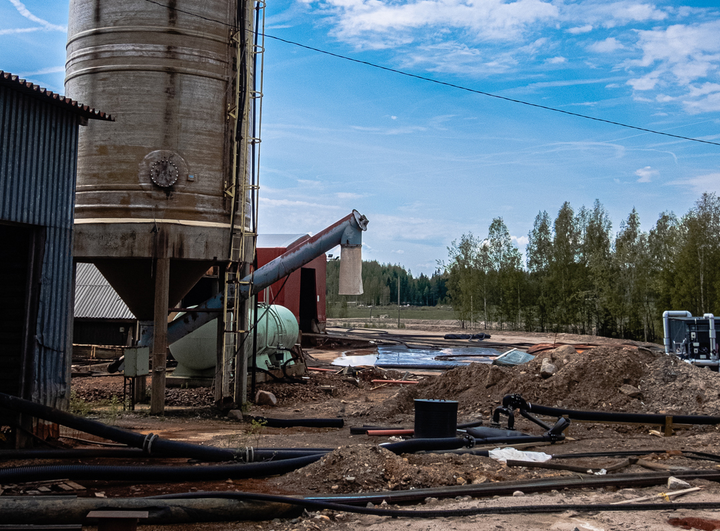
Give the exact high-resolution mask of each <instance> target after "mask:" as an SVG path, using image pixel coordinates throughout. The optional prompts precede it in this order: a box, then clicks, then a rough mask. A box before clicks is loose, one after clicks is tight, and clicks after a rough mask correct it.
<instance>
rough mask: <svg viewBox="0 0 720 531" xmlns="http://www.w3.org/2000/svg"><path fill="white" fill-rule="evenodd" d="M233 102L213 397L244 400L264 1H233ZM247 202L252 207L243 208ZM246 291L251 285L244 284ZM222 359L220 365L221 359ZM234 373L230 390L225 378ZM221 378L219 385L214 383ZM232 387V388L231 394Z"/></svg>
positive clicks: (255, 235)
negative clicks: (242, 288)
mask: <svg viewBox="0 0 720 531" xmlns="http://www.w3.org/2000/svg"><path fill="white" fill-rule="evenodd" d="M238 27H239V30H238V31H236V32H234V34H233V36H232V42H233V43H234V45H235V47H236V68H235V72H236V77H235V80H234V83H233V85H234V89H235V90H234V105H233V106H232V107H231V108H230V109H229V111H228V117H229V118H230V119H231V120H232V129H233V164H232V176H231V182H230V183H229V186H228V187H227V188H226V191H225V192H226V195H227V196H229V197H230V198H231V201H232V203H231V216H230V219H231V231H230V232H231V234H230V249H229V253H228V263H227V266H226V268H225V276H224V297H223V301H224V302H223V322H224V326H223V332H222V349H221V355H222V360H220V359H218V363H217V365H216V369H215V382H216V385H215V400H216V401H219V402H223V401H224V400H226V399H228V398H231V397H232V399H233V401H234V402H235V403H236V404H237V405H238V406H240V405H242V403H244V402H246V401H247V363H246V360H247V357H246V355H245V352H246V348H247V347H248V334H249V330H248V326H247V315H248V311H247V302H248V301H249V300H250V299H245V300H240V298H239V297H237V296H236V294H237V293H238V290H239V289H240V285H241V284H250V282H247V281H244V280H242V279H244V278H246V277H247V275H248V273H249V272H250V268H249V263H250V262H252V261H253V257H254V256H255V252H256V249H255V247H256V243H257V205H258V200H257V194H258V190H259V156H260V123H261V118H262V96H263V93H262V85H263V65H264V51H265V46H264V44H265V43H264V38H265V37H264V28H265V2H264V0H263V1H252V0H251V1H249V2H247V3H246V2H245V1H243V0H238ZM248 202H250V203H251V204H252V206H253V211H252V212H248V208H247V207H248ZM248 293H250V294H252V286H249V287H248ZM221 361H222V363H221ZM233 375H234V384H235V385H234V389H233V388H232V385H231V382H232V380H233ZM219 382H221V384H219ZM233 391H234V392H233Z"/></svg>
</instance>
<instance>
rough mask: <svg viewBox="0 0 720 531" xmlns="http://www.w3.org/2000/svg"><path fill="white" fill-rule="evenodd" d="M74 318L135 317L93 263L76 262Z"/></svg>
mask: <svg viewBox="0 0 720 531" xmlns="http://www.w3.org/2000/svg"><path fill="white" fill-rule="evenodd" d="M75 318H76V319H135V316H134V315H133V313H132V312H131V311H130V308H128V307H127V304H125V303H124V302H123V300H122V299H121V298H120V295H118V294H117V292H116V291H115V290H114V289H113V288H112V286H111V285H110V283H109V282H108V281H107V280H106V279H105V277H104V276H102V273H100V271H98V268H97V267H95V266H94V265H93V264H82V263H81V264H77V268H76V277H75Z"/></svg>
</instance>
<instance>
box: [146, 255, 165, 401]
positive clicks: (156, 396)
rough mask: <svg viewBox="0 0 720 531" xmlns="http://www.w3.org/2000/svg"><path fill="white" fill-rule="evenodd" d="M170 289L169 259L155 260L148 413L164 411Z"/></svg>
mask: <svg viewBox="0 0 720 531" xmlns="http://www.w3.org/2000/svg"><path fill="white" fill-rule="evenodd" d="M169 290H170V259H169V258H158V259H156V260H155V315H154V317H155V324H154V329H153V350H152V360H153V363H152V394H151V396H150V414H151V415H163V414H164V413H165V364H166V363H167V325H168V305H169V302H168V298H169Z"/></svg>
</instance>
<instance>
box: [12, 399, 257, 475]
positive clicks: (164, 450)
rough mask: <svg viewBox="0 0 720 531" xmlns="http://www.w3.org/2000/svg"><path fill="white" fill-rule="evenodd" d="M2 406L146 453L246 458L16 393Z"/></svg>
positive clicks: (233, 452) (231, 459)
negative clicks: (96, 418)
mask: <svg viewBox="0 0 720 531" xmlns="http://www.w3.org/2000/svg"><path fill="white" fill-rule="evenodd" d="M0 407H2V408H5V409H9V410H11V411H15V412H18V413H24V414H26V415H30V416H33V417H36V418H40V419H43V420H47V421H50V422H56V423H58V424H61V425H63V426H67V427H68V428H72V429H75V430H78V431H82V432H85V433H90V434H92V435H95V436H97V437H102V438H104V439H109V440H111V441H115V442H119V443H122V444H126V445H128V446H131V447H133V448H141V449H142V450H143V451H144V452H145V453H146V454H150V455H152V454H158V455H162V456H165V457H192V458H194V459H198V460H200V461H233V460H239V459H243V455H244V454H245V453H246V452H244V451H240V452H235V451H233V450H228V449H226V448H215V447H213V446H200V445H197V444H189V443H183V442H177V441H169V440H167V439H162V438H160V437H158V436H157V435H152V434H150V435H143V434H140V433H135V432H132V431H129V430H124V429H121V428H116V427H113V426H108V425H106V424H103V423H102V422H97V421H94V420H90V419H86V418H83V417H78V416H76V415H72V414H70V413H67V412H65V411H60V410H59V409H55V408H51V407H48V406H44V405H42V404H37V403H35V402H30V401H29V400H24V399H22V398H18V397H16V396H12V395H8V394H5V393H0Z"/></svg>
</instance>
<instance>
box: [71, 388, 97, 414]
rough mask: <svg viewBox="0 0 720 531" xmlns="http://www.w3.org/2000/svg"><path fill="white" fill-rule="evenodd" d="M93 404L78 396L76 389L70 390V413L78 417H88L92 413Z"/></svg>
mask: <svg viewBox="0 0 720 531" xmlns="http://www.w3.org/2000/svg"><path fill="white" fill-rule="evenodd" d="M91 409H92V405H91V404H90V402H86V401H85V400H83V399H82V398H80V397H78V395H77V393H76V392H75V391H70V413H72V414H73V415H77V416H78V417H87V416H88V415H89V414H90V410H91Z"/></svg>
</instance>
